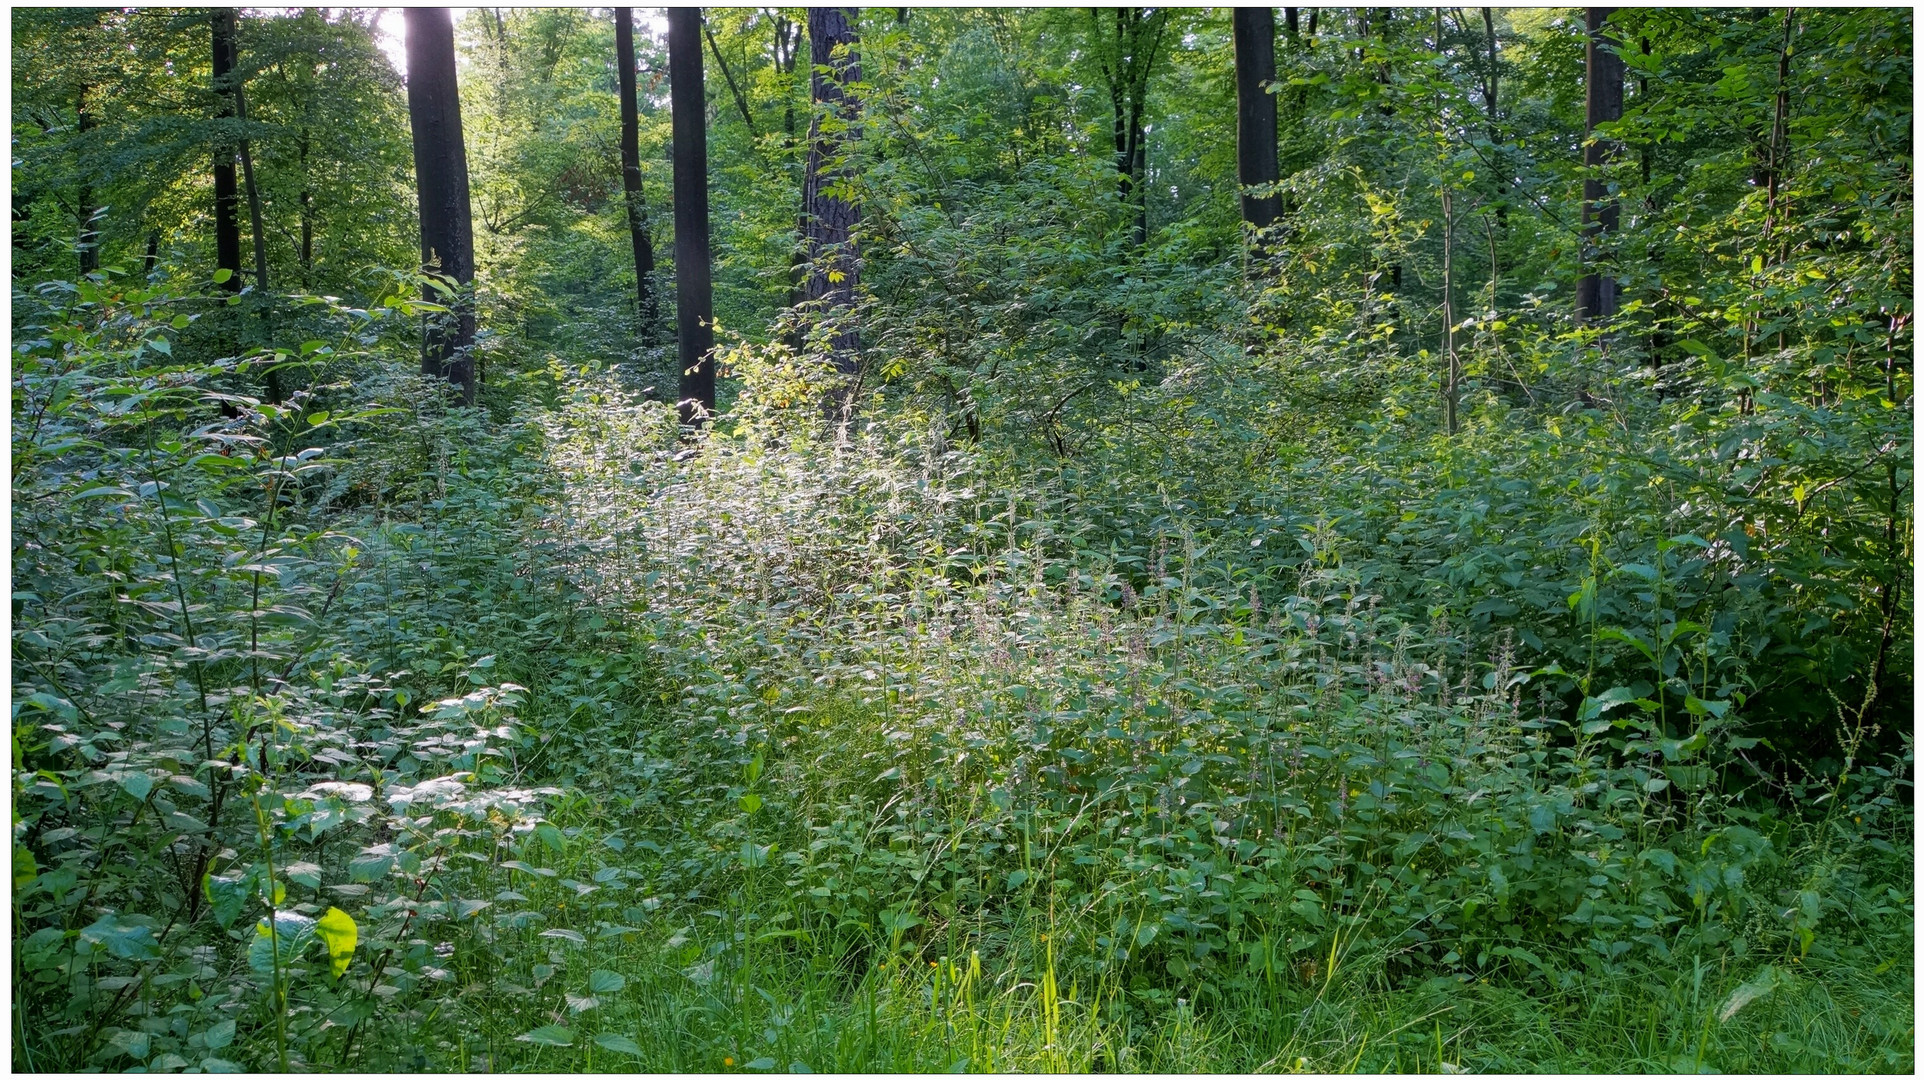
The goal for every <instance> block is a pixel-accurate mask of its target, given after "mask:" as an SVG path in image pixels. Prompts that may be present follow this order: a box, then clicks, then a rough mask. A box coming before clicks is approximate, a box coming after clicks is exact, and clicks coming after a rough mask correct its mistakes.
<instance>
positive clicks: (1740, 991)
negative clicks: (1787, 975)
mask: <svg viewBox="0 0 1924 1080" xmlns="http://www.w3.org/2000/svg"><path fill="white" fill-rule="evenodd" d="M1783 981H1784V979H1783V975H1782V973H1780V972H1779V971H1778V970H1777V968H1776V967H1774V966H1771V965H1765V967H1764V970H1762V971H1760V972H1758V973H1757V974H1755V975H1753V976H1751V978H1750V981H1748V982H1746V983H1744V984H1743V985H1742V986H1739V987H1738V988H1737V989H1735V990H1733V991H1731V993H1730V996H1729V997H1727V998H1725V999H1724V1003H1723V1005H1722V1006H1721V1007H1719V1008H1718V1009H1717V1022H1718V1023H1720V1024H1727V1023H1729V1022H1730V1018H1731V1017H1733V1016H1736V1015H1737V1014H1738V1013H1740V1012H1742V1011H1743V1009H1744V1006H1746V1005H1749V1004H1750V1003H1751V1002H1753V1001H1757V1000H1759V999H1760V998H1765V997H1769V996H1770V993H1771V991H1773V990H1776V989H1777V987H1778V985H1779V984H1780V983H1781V982H1783Z"/></svg>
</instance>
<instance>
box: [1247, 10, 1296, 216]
mask: <svg viewBox="0 0 1924 1080" xmlns="http://www.w3.org/2000/svg"><path fill="white" fill-rule="evenodd" d="M1233 10H1234V15H1233V16H1232V19H1233V26H1232V31H1233V35H1232V36H1233V38H1234V42H1235V49H1236V179H1237V180H1238V181H1240V182H1241V184H1242V186H1243V193H1242V204H1243V221H1244V222H1246V223H1247V224H1248V226H1249V230H1250V232H1251V234H1252V236H1259V235H1260V234H1261V233H1262V231H1263V230H1264V229H1267V228H1269V227H1270V226H1271V225H1273V224H1275V222H1276V218H1277V217H1278V216H1279V215H1280V214H1281V212H1282V199H1281V198H1280V197H1279V196H1277V195H1275V194H1273V193H1272V194H1268V195H1262V196H1257V195H1252V194H1251V193H1250V191H1249V189H1250V188H1252V187H1270V186H1273V185H1275V183H1276V182H1277V181H1278V180H1279V179H1281V177H1280V176H1279V175H1278V170H1277V161H1276V95H1274V94H1272V93H1270V92H1269V86H1270V84H1271V83H1274V82H1275V81H1276V16H1275V13H1274V12H1273V11H1271V9H1269V8H1266V7H1264V8H1247V7H1239V8H1235V9H1233ZM1289 10H1290V17H1291V21H1292V22H1293V21H1294V19H1295V9H1294V8H1291V9H1289ZM1256 248H1257V250H1258V251H1260V250H1262V245H1261V242H1260V241H1257V244H1256Z"/></svg>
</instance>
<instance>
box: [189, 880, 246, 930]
mask: <svg viewBox="0 0 1924 1080" xmlns="http://www.w3.org/2000/svg"><path fill="white" fill-rule="evenodd" d="M251 876H252V875H251V872H250V873H246V874H220V875H215V874H204V875H202V876H201V879H200V891H201V894H202V895H204V896H206V897H207V903H208V904H209V905H211V907H212V908H213V912H214V921H215V922H217V923H219V924H221V926H222V928H226V927H229V926H232V925H234V920H235V919H238V918H240V915H241V910H242V909H243V908H245V907H246V906H247V898H248V896H249V894H251V893H252V892H253V884H252V882H250V881H249V880H248V878H249V877H251Z"/></svg>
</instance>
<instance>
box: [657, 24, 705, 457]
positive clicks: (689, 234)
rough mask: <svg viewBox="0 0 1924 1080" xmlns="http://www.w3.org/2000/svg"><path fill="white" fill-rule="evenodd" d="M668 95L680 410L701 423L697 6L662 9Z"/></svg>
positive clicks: (701, 157)
mask: <svg viewBox="0 0 1924 1080" xmlns="http://www.w3.org/2000/svg"><path fill="white" fill-rule="evenodd" d="M668 96H669V113H670V119H671V121H672V123H673V137H674V143H675V146H674V159H675V330H676V337H677V339H678V340H679V342H680V346H681V349H680V354H681V389H680V397H679V401H680V403H681V404H680V411H681V422H682V423H683V424H684V425H690V426H693V425H699V424H701V423H702V422H704V421H705V420H707V418H708V417H709V416H711V415H713V413H714V411H715V360H714V357H713V356H712V355H711V354H712V353H713V352H714V351H715V302H714V291H713V287H712V285H711V284H710V281H709V265H708V116H707V108H708V103H707V100H706V97H705V94H704V92H703V89H702V74H701V9H699V8H669V9H668Z"/></svg>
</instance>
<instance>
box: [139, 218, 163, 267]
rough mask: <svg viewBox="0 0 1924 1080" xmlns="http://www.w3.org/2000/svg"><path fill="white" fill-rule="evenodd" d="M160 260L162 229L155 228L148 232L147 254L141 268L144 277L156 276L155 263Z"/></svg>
mask: <svg viewBox="0 0 1924 1080" xmlns="http://www.w3.org/2000/svg"><path fill="white" fill-rule="evenodd" d="M159 261H160V230H159V229H155V230H153V231H152V232H149V233H148V234H147V255H146V258H145V261H144V262H143V263H142V265H141V268H140V269H141V275H142V276H143V277H147V278H152V277H153V276H154V265H155V264H156V263H158V262H159Z"/></svg>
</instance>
